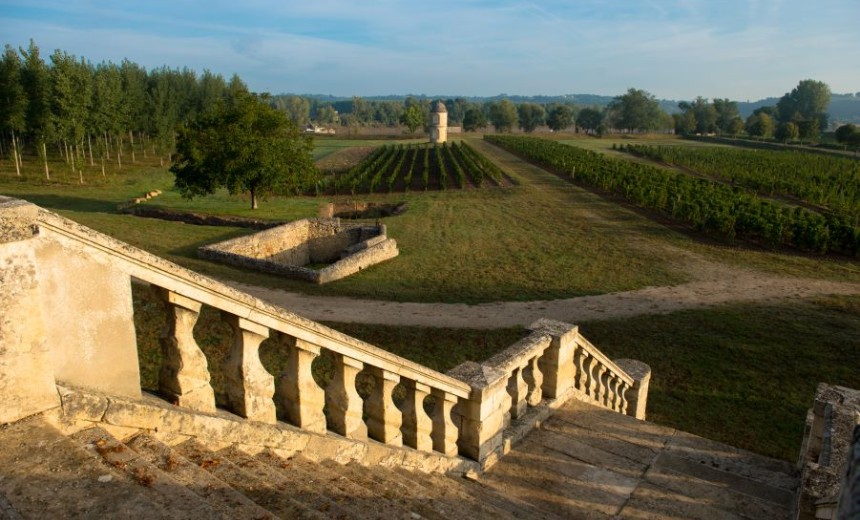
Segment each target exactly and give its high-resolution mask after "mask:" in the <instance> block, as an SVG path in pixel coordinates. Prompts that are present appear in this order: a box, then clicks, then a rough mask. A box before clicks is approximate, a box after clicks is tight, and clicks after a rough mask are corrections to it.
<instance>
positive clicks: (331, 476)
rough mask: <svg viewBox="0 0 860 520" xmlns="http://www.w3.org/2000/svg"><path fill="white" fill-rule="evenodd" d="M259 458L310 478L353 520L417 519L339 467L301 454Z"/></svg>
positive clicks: (269, 455)
mask: <svg viewBox="0 0 860 520" xmlns="http://www.w3.org/2000/svg"><path fill="white" fill-rule="evenodd" d="M256 458H257V459H258V460H260V461H262V462H264V463H266V464H268V465H270V466H272V467H274V468H276V469H277V470H278V471H279V472H281V473H288V474H295V475H296V476H300V478H302V479H307V481H308V482H311V483H312V484H313V485H314V487H315V488H317V489H320V490H324V493H325V495H326V497H328V498H329V499H330V500H332V501H334V502H335V503H337V504H338V505H339V506H341V507H342V508H344V509H347V510H348V511H350V513H351V516H350V518H356V519H368V520H376V519H389V518H390V519H403V520H412V519H414V518H415V515H414V514H413V512H412V511H410V510H408V509H404V508H402V507H400V506H399V505H397V504H395V503H394V502H393V501H391V500H388V499H387V498H385V497H384V496H380V495H378V494H375V493H373V492H371V491H370V490H368V489H367V488H365V487H363V486H361V485H360V484H359V483H357V482H355V481H352V480H350V479H349V478H348V477H347V476H346V475H344V474H343V472H341V471H338V469H337V468H330V467H327V466H324V465H322V464H319V463H317V462H312V461H310V460H308V459H307V458H305V457H303V456H301V455H294V456H292V457H290V458H287V459H283V458H281V457H278V456H276V455H274V454H272V453H270V452H261V453H259V454H257V456H256Z"/></svg>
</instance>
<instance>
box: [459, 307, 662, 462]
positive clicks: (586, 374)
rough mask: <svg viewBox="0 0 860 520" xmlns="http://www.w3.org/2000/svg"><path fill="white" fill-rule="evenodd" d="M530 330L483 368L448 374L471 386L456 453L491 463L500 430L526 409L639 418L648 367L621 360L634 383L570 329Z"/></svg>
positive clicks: (469, 366)
mask: <svg viewBox="0 0 860 520" xmlns="http://www.w3.org/2000/svg"><path fill="white" fill-rule="evenodd" d="M530 329H531V333H530V334H529V335H528V336H527V337H525V338H523V339H522V340H520V341H518V342H517V343H515V344H514V345H511V346H510V347H509V348H508V349H506V350H504V351H502V352H500V353H499V354H496V355H495V356H493V357H491V358H490V359H488V360H487V361H485V362H484V363H480V364H479V363H474V362H467V363H463V364H462V365H460V366H458V367H456V368H455V369H453V370H452V371H451V372H449V375H452V376H454V377H456V378H457V379H461V380H463V381H466V382H468V383H469V386H470V387H471V393H470V396H469V399H468V400H465V401H462V402H461V403H460V406H459V407H458V409H457V410H456V411H455V413H456V414H457V416H458V417H459V422H460V428H461V435H460V440H459V446H460V453H461V454H463V455H465V456H467V457H470V458H472V459H475V460H477V461H479V462H481V463H483V464H492V463H493V461H494V460H495V458H497V457H498V456H499V455H500V454H501V451H502V450H503V449H504V435H505V430H506V429H508V428H509V427H510V426H511V425H512V423H513V422H515V421H517V420H520V419H522V418H523V417H525V416H526V415H527V414H528V411H529V409H530V408H535V407H538V406H541V405H543V404H544V403H550V402H563V401H565V400H567V399H568V398H569V397H576V398H579V399H583V400H587V401H589V402H592V403H594V404H597V405H599V406H603V407H605V408H608V409H610V410H613V411H616V412H618V413H623V414H630V415H633V416H636V417H638V418H640V419H644V415H645V405H646V402H647V392H648V380H649V378H650V369H649V368H648V366H647V365H645V364H644V363H641V362H638V361H633V360H621V361H620V363H619V364H623V365H625V366H626V367H628V368H629V369H630V370H633V371H635V377H634V376H631V375H630V374H629V373H628V372H626V371H625V370H624V369H623V368H622V367H621V366H619V364H617V363H614V362H612V361H611V360H610V359H609V358H607V357H606V356H605V355H604V354H603V353H601V352H600V351H599V350H598V349H597V348H596V347H595V346H594V345H592V344H591V343H590V342H588V340H586V339H585V338H584V337H583V336H582V335H581V334H580V333H579V328H578V327H576V326H574V325H570V324H567V323H563V322H558V321H552V320H538V321H537V322H535V323H533V324H532V325H531V327H530ZM631 403H633V404H634V406H632V407H631V406H630V405H631Z"/></svg>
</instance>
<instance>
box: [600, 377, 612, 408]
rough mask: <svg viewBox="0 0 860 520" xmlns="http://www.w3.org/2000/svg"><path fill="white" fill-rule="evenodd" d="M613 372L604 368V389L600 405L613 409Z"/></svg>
mask: <svg viewBox="0 0 860 520" xmlns="http://www.w3.org/2000/svg"><path fill="white" fill-rule="evenodd" d="M613 377H614V376H613V375H612V372H610V371H609V369H607V368H606V367H604V369H603V371H602V372H601V374H600V384H601V387H602V388H603V390H602V393H601V394H600V404H602V405H603V406H605V407H607V408H612V405H611V404H610V402H611V401H612V386H611V384H610V383H611V382H612V378H613Z"/></svg>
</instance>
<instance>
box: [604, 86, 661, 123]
mask: <svg viewBox="0 0 860 520" xmlns="http://www.w3.org/2000/svg"><path fill="white" fill-rule="evenodd" d="M609 110H610V113H611V114H612V122H613V124H614V125H615V127H616V128H623V129H625V130H629V131H631V132H633V131H640V132H647V131H650V130H656V129H657V128H659V126H660V124H661V121H662V120H663V117H662V114H661V112H662V110H660V104H659V103H658V102H657V99H656V98H655V97H654V96H653V95H651V94H650V93H648V92H646V91H644V90H639V89H635V88H631V89H628V90H627V93H626V94H623V95H621V96H617V97H616V98H615V99H614V100H613V101H612V102H611V103H609Z"/></svg>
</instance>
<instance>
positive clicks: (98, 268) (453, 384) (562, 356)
mask: <svg viewBox="0 0 860 520" xmlns="http://www.w3.org/2000/svg"><path fill="white" fill-rule="evenodd" d="M9 200H10V199H5V200H3V199H0V231H2V230H3V229H11V230H13V231H15V232H14V233H12V232H10V233H9V234H8V237H9V240H11V241H14V242H16V245H15V247H14V248H12V247H6V249H8V250H9V251H13V250H14V251H15V252H16V254H18V253H20V254H19V256H21V258H23V259H24V260H22V262H23V263H24V264H27V266H24V267H26V269H29V271H26V269H25V271H26V273H25V274H26V276H25V277H24V278H26V277H27V276H29V277H30V278H27V279H24V280H23V281H20V280H18V281H16V283H18V284H19V285H22V286H26V288H27V290H28V291H29V292H30V293H32V294H31V296H32V295H36V296H35V297H36V298H37V299H38V298H41V300H42V301H44V300H45V299H46V298H49V297H50V295H52V294H55V295H56V294H58V293H57V291H56V289H57V288H56V287H54V286H53V285H56V284H52V286H51V287H41V289H39V288H38V286H39V284H40V281H41V283H43V285H46V284H44V280H51V281H56V280H63V279H75V277H78V278H81V277H83V279H82V280H78V282H79V283H80V284H81V287H86V285H87V283H88V282H87V278H88V277H93V278H95V277H98V278H99V279H104V278H107V279H108V280H109V282H110V283H109V284H107V285H105V284H106V283H107V282H103V285H105V286H100V287H99V296H98V299H97V300H95V301H89V302H86V305H77V306H75V305H71V304H70V303H69V302H68V301H66V300H63V299H62V298H74V297H75V296H74V295H71V294H69V295H66V296H63V295H60V296H57V297H58V298H61V301H59V302H55V305H64V306H65V307H66V311H65V312H66V313H67V314H69V315H71V316H72V318H74V319H75V320H78V321H77V325H78V326H81V325H82V324H85V323H86V324H87V327H91V328H96V329H110V332H111V334H109V335H108V334H105V335H104V337H105V338H106V339H105V340H104V343H105V344H102V342H98V343H94V342H92V341H87V338H89V337H95V336H98V335H97V334H96V335H93V332H92V331H90V330H88V331H87V335H82V336H81V339H77V338H74V337H71V338H70V340H69V341H66V342H59V341H54V340H53V339H52V338H55V337H59V335H60V334H62V332H63V331H62V330H57V331H54V332H53V333H52V327H53V326H54V324H52V323H51V322H50V321H48V320H44V323H42V324H36V325H42V326H43V327H44V328H45V329H47V333H45V334H41V332H40V331H41V329H39V327H37V326H33V327H30V329H29V330H30V332H39V334H40V338H41V340H40V338H33V341H36V340H40V341H41V342H42V343H41V344H40V345H41V346H38V348H36V347H34V348H33V351H34V352H36V351H40V352H41V351H44V349H45V347H44V344H45V343H51V345H49V346H50V349H52V354H53V355H52V357H53V358H56V359H63V358H75V359H77V360H78V365H77V366H79V367H80V369H79V370H77V369H75V368H70V367H69V366H65V365H62V364H57V363H56V361H55V367H54V373H53V380H54V381H56V382H59V383H64V384H68V385H71V386H78V387H81V388H92V389H96V390H99V391H102V392H105V393H108V394H113V395H120V396H127V397H135V396H139V395H140V383H139V368H138V367H137V356H136V343H135V342H134V340H133V338H134V323H133V316H132V312H133V309H131V308H130V304H129V302H130V291H129V286H130V283H131V280H132V279H136V280H139V281H142V282H145V283H147V284H149V286H150V287H151V288H152V290H153V291H154V292H155V294H156V295H157V297H158V299H159V301H160V302H161V303H162V306H163V310H164V325H163V329H162V331H161V337H160V344H161V349H162V366H161V368H160V371H159V391H160V394H161V395H162V396H163V397H164V398H165V399H167V400H169V401H170V402H172V403H173V404H175V405H177V406H180V407H183V408H188V409H191V410H195V411H199V412H204V413H212V412H214V411H215V394H214V391H213V388H212V386H211V383H210V380H211V375H210V374H211V371H212V370H220V371H221V373H222V374H223V376H224V377H223V379H224V381H225V396H226V406H227V408H228V409H229V410H230V411H231V412H233V413H235V414H237V415H239V416H241V417H244V418H247V419H249V420H252V421H257V422H260V423H267V424H274V423H276V422H278V421H279V420H280V421H283V422H286V423H289V424H292V425H294V426H295V427H298V428H301V429H304V430H307V431H310V432H315V433H326V432H334V433H337V434H339V435H341V436H344V437H346V438H348V439H354V440H358V441H364V440H367V439H372V440H374V441H377V442H379V443H384V444H386V445H389V446H396V447H400V446H405V447H409V448H413V449H416V450H419V451H424V452H437V453H440V454H443V455H446V456H456V455H461V456H464V457H468V458H471V459H474V460H477V461H479V462H482V463H484V462H491V461H492V455H493V454H498V453H499V452H500V448H501V446H502V442H503V438H504V435H505V431H506V430H507V429H509V428H510V427H511V426H512V424H514V423H517V422H522V421H523V420H524V418H525V417H527V416H528V414H529V412H530V410H534V409H540V408H541V407H544V408H545V407H546V406H547V403H550V404H552V403H561V402H563V401H564V400H566V399H568V398H570V397H577V398H580V399H587V400H589V401H591V402H593V403H595V404H598V405H600V406H603V407H606V408H608V409H611V410H614V411H616V412H619V413H628V414H631V415H636V416H637V417H639V416H644V409H645V403H646V398H647V387H648V377H650V370H648V369H647V366H646V365H644V364H641V363H638V362H634V361H624V362H623V363H622V362H619V363H613V362H612V361H610V360H609V359H608V358H606V357H605V356H604V355H603V354H602V353H601V352H600V351H599V350H597V349H596V348H595V347H594V346H593V345H591V344H590V343H589V342H588V341H587V340H585V338H583V337H582V336H581V335H580V334H579V330H578V328H577V327H575V326H572V325H568V324H566V323H561V322H554V321H548V320H540V321H538V322H536V323H535V324H533V325H532V327H531V329H532V330H531V333H530V334H529V335H528V336H527V337H525V338H524V339H522V340H521V341H519V342H517V343H516V344H514V345H512V346H511V347H510V348H508V349H507V350H505V351H503V352H501V353H499V354H498V355H496V356H493V357H492V358H490V359H489V360H487V361H486V362H484V363H480V364H479V363H474V362H468V363H464V364H463V365H460V366H459V367H457V368H455V369H454V370H452V371H451V372H450V373H448V374H442V373H439V372H437V371H434V370H431V369H429V368H427V367H424V366H422V365H419V364H417V363H414V362H411V361H409V360H406V359H404V358H401V357H399V356H396V355H394V354H391V353H389V352H387V351H384V350H382V349H379V348H377V347H374V346H372V345H369V344H367V343H364V342H362V341H359V340H357V339H355V338H351V337H349V336H346V335H344V334H341V333H339V332H337V331H335V330H333V329H330V328H328V327H325V326H323V325H320V324H318V323H315V322H313V321H310V320H307V319H305V318H302V317H300V316H298V315H295V314H293V313H290V312H288V311H286V310H284V309H282V308H279V307H275V306H272V305H269V304H267V303H265V302H263V301H261V300H259V299H257V298H254V297H252V296H250V295H248V294H246V293H243V292H240V291H237V290H235V289H233V288H231V287H229V286H226V285H224V284H222V283H219V282H217V281H215V280H212V279H209V278H206V277H204V276H201V275H199V274H197V273H194V272H192V271H189V270H187V269H184V268H182V267H180V266H177V265H175V264H172V263H170V262H168V261H166V260H164V259H161V258H159V257H156V256H154V255H151V254H149V253H146V252H144V251H141V250H138V249H136V248H134V247H132V246H129V245H127V244H124V243H122V242H119V241H117V240H115V239H113V238H110V237H108V236H106V235H103V234H101V233H97V232H95V231H92V230H90V229H88V228H86V227H84V226H81V225H79V224H76V223H74V222H72V221H70V220H68V219H65V218H63V217H60V216H59V215H56V214H53V213H51V212H48V211H45V210H38V211H36V210H34V208H35V206H32V205H26V204H24V205H22V204H20V201H15V204H12V205H10V204H9V203H8V201H9ZM4 204H6V205H7V206H9V208H6V207H4ZM4 219H5V220H4ZM25 221H26V222H25ZM22 229H23V230H25V231H27V230H30V229H32V230H35V231H34V232H30V231H28V232H26V233H23V232H22V233H19V232H18V230H22ZM3 243H4V242H3V240H0V244H3ZM46 252H47V253H51V254H50V255H48V254H47V253H46ZM43 257H44V258H48V259H49V260H50V261H48V260H44V261H43V260H41V259H42V258H43ZM25 260H26V261H25ZM22 265H23V264H22ZM7 278H8V277H7ZM0 280H2V281H4V284H6V285H8V283H7V282H6V281H5V279H4V278H3V277H0ZM70 283H71V282H70ZM6 285H4V286H3V287H0V289H3V290H4V291H6ZM37 293H38V294H37ZM22 294H23V293H22ZM38 295H41V296H38ZM33 301H34V300H33V298H29V299H27V300H21V301H16V302H14V305H11V307H15V305H17V306H18V307H20V309H18V310H20V311H21V312H25V311H26V312H31V311H32V307H33ZM204 305H205V306H208V307H211V308H214V309H217V310H218V311H220V315H221V317H222V320H223V321H225V322H226V323H227V324H229V326H230V328H231V330H232V334H233V341H232V346H231V348H230V351H229V353H228V355H227V357H226V360H225V361H224V363H223V366H221V367H212V366H210V364H209V360H208V359H207V357H206V355H205V354H204V352H203V350H201V348H200V347H199V345H198V344H197V342H196V341H195V339H194V335H193V329H194V326H195V323H196V322H197V319H198V317H199V315H200V312H201V309H202V307H203V306H204ZM7 306H9V305H7ZM114 308H116V309H119V310H118V311H116V312H115V313H114V314H110V315H105V313H106V312H107V309H114ZM16 309H17V307H15V308H10V309H9V310H8V312H10V313H15V312H18V311H17V310H16ZM105 316H106V317H105ZM99 320H102V321H99ZM4 327H5V326H4ZM13 328H14V327H13ZM54 328H55V327H54ZM4 332H6V330H5V329H0V337H2V334H3V333H4ZM9 332H15V333H17V332H16V330H13V329H9ZM52 334H53V335H52ZM129 334H130V337H131V338H132V340H131V343H132V344H131V345H128V343H129V340H128V339H127V338H128V337H129ZM42 336H43V337H42ZM110 338H120V339H122V341H116V342H114V343H110ZM267 339H271V340H272V341H274V342H275V343H276V345H277V348H280V349H283V350H284V352H285V354H286V358H287V363H286V367H285V368H284V369H283V371H282V373H279V374H270V373H269V372H268V371H267V370H266V369H265V367H264V366H263V365H262V363H261V362H260V354H259V350H260V345H261V344H262V342H263V341H265V340H267ZM36 343H38V341H36ZM34 345H35V343H34ZM130 347H131V348H130ZM39 349H41V350H39ZM62 349H64V351H63V352H60V350H62ZM323 353H326V356H327V357H328V358H329V359H331V360H332V361H333V371H332V372H333V373H332V377H331V379H330V381H329V382H328V384H327V385H326V386H325V387H322V386H320V384H318V383H317V381H316V380H315V379H314V376H313V374H312V369H311V368H312V363H313V362H314V360H315V359H317V358H318V357H319V356H321V355H322V354H323ZM40 360H41V361H40V363H42V364H44V356H42V357H41V358H40ZM0 361H2V359H0ZM625 363H626V364H625ZM117 367H119V368H121V369H122V370H123V372H122V374H123V376H124V377H121V378H119V379H117V380H112V379H110V378H103V379H104V380H102V379H98V378H96V379H94V378H93V377H92V375H93V374H97V373H104V374H108V373H111V371H113V370H115V369H116V368H117ZM131 369H134V370H133V371H132V372H131V374H132V375H127V374H128V372H127V371H128V370H131ZM360 374H361V377H363V378H367V379H369V380H370V381H371V382H372V384H371V385H370V386H371V387H372V388H371V390H370V393H369V395H367V396H366V397H364V398H363V397H362V396H361V395H360V394H359V392H358V391H357V389H356V380H357V378H359V375H360ZM0 375H2V374H0ZM0 379H2V378H0ZM43 393H45V392H43ZM48 394H49V392H48V393H46V395H45V400H46V402H49V403H53V402H55V397H56V396H54V397H53V398H52V397H51V396H50V395H48ZM395 394H396V395H397V397H398V402H399V403H400V404H397V403H396V402H395ZM401 398H402V399H401ZM19 408H20V407H19ZM27 410H28V412H32V410H30V409H27ZM0 412H3V414H4V415H2V417H7V416H9V417H12V418H13V419H14V416H15V415H16V414H20V412H18V411H17V409H16V410H11V411H9V410H0Z"/></svg>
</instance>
